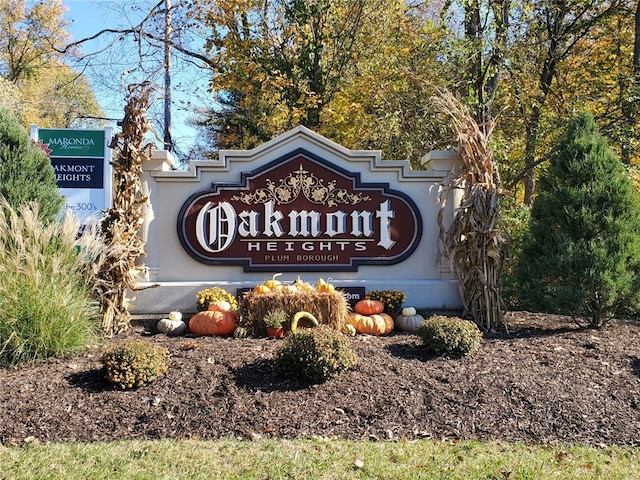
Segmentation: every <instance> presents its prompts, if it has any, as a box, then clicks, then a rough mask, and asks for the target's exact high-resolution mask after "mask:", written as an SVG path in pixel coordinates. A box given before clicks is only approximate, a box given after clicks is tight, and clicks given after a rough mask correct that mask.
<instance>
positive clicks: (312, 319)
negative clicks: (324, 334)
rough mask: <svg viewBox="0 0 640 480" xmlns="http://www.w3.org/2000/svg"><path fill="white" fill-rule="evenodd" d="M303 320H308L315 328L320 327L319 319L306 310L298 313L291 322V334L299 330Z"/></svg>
mask: <svg viewBox="0 0 640 480" xmlns="http://www.w3.org/2000/svg"><path fill="white" fill-rule="evenodd" d="M302 318H306V319H308V320H309V321H310V322H311V323H312V324H313V326H314V327H317V326H318V319H317V318H316V317H315V316H314V315H313V314H312V313H309V312H305V311H304V310H302V311H300V312H298V313H296V314H295V315H294V316H293V320H291V333H294V332H295V331H296V330H297V329H298V322H299V321H300V319H302Z"/></svg>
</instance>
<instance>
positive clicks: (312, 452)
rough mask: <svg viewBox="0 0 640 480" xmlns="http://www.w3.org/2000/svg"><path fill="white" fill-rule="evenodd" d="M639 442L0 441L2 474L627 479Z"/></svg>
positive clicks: (637, 466)
mask: <svg viewBox="0 0 640 480" xmlns="http://www.w3.org/2000/svg"><path fill="white" fill-rule="evenodd" d="M639 454H640V450H639V449H638V448H630V447H628V448H625V447H608V448H595V447H587V446H579V445H575V446H559V445H556V446H543V445H528V444H524V443H515V444H507V443H501V442H476V441H461V442H450V441H432V440H421V441H416V442H403V441H400V442H387V441H380V442H353V441H345V440H324V439H317V440H296V441H293V440H269V439H259V440H257V441H248V440H235V439H227V440H219V441H199V440H158V441H151V440H142V441H118V442H110V443H89V444H83V443H51V444H46V445H34V444H27V445H26V446H22V447H2V446H0V459H1V461H0V478H12V479H16V480H20V479H45V478H46V479H48V480H49V479H51V480H55V479H65V480H73V479H104V478H109V479H128V480H134V479H178V478H179V479H215V478H220V479H253V478H255V479H274V480H275V479H285V478H286V479H292V478H294V479H308V478H313V479H359V478H376V479H378V478H379V479H383V478H384V479H446V480H456V479H465V480H469V479H472V480H473V479H478V480H480V479H483V480H485V479H486V480H489V479H493V480H496V479H509V480H525V479H527V480H529V479H545V480H547V479H563V480H565V479H580V480H588V479H607V480H614V479H633V478H640V459H639V457H640V455H639Z"/></svg>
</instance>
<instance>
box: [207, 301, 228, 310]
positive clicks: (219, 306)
mask: <svg viewBox="0 0 640 480" xmlns="http://www.w3.org/2000/svg"><path fill="white" fill-rule="evenodd" d="M207 310H212V311H214V312H216V311H217V312H230V311H231V304H230V303H229V302H224V301H222V300H218V301H217V302H211V303H210V304H209V308H208V309H207Z"/></svg>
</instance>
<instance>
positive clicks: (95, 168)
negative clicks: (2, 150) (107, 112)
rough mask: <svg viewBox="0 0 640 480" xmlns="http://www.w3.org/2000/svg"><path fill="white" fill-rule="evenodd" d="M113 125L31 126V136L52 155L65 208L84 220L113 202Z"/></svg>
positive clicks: (92, 216) (84, 222)
mask: <svg viewBox="0 0 640 480" xmlns="http://www.w3.org/2000/svg"><path fill="white" fill-rule="evenodd" d="M111 136H112V129H111V128H107V129H104V130H73V129H50V128H38V127H37V126H32V127H31V138H32V139H33V140H34V141H37V142H39V143H40V144H41V146H42V148H43V150H45V151H46V152H47V153H48V155H49V157H50V159H51V166H52V167H53V170H54V172H55V177H56V182H57V184H58V188H59V189H60V193H61V194H62V195H63V196H64V197H65V199H66V203H65V211H66V212H73V213H74V214H75V215H76V216H77V217H79V218H80V220H81V221H82V223H83V224H87V223H90V222H91V221H93V220H95V219H97V218H99V217H100V216H101V212H102V211H103V210H106V209H108V208H109V206H110V205H111V165H110V161H111V149H110V148H109V146H108V144H109V142H110V141H111Z"/></svg>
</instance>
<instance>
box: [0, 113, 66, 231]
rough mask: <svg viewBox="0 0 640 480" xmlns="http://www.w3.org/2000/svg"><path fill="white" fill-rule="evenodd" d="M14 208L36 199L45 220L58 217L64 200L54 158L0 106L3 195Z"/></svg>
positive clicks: (0, 188)
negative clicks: (53, 163) (59, 188)
mask: <svg viewBox="0 0 640 480" xmlns="http://www.w3.org/2000/svg"><path fill="white" fill-rule="evenodd" d="M2 196H3V197H5V198H6V199H7V202H8V203H9V205H10V206H11V207H13V208H14V209H19V208H20V207H21V206H22V205H26V204H28V203H30V202H34V201H37V202H38V204H39V215H40V218H41V219H43V220H47V221H48V220H53V219H54V218H56V217H57V216H58V215H59V213H60V211H61V208H62V205H63V203H64V197H62V196H61V195H60V192H59V191H58V186H57V184H56V179H55V174H54V172H53V168H52V166H51V161H50V160H49V159H48V158H47V156H46V155H45V153H44V152H43V151H42V149H41V148H40V147H39V146H38V145H36V144H34V143H33V142H32V141H31V139H30V138H29V134H28V133H27V132H26V131H25V130H24V129H23V128H22V126H21V125H20V123H19V122H18V120H17V119H16V118H15V117H14V116H13V115H11V113H9V111H8V110H6V109H4V108H1V107H0V197H2Z"/></svg>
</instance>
